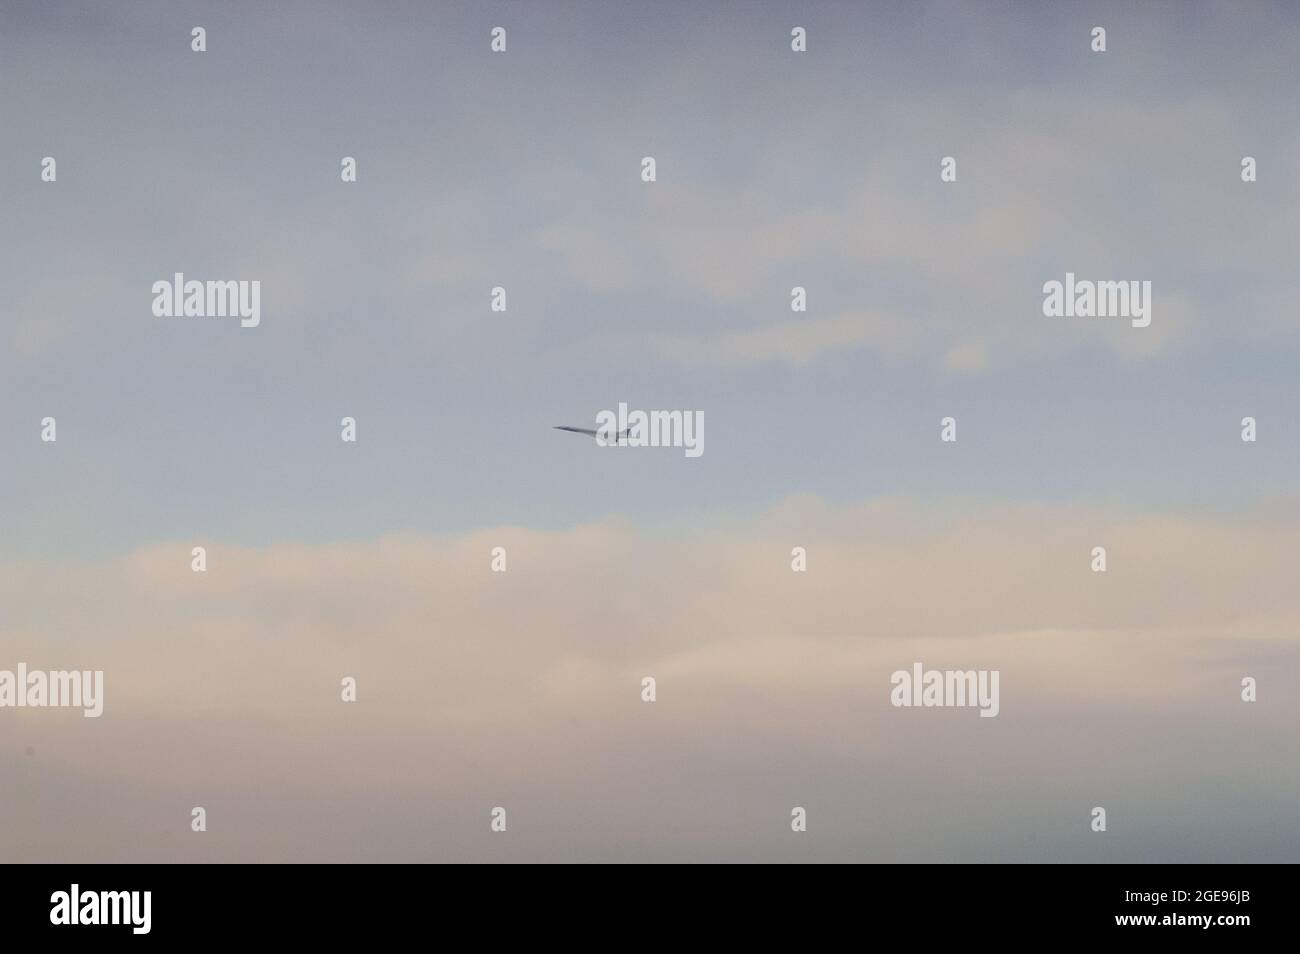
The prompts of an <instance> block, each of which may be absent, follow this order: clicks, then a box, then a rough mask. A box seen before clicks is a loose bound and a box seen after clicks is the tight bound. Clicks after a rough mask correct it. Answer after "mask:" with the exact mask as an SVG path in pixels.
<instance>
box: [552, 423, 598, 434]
mask: <svg viewBox="0 0 1300 954" xmlns="http://www.w3.org/2000/svg"><path fill="white" fill-rule="evenodd" d="M555 429H556V430H557V431H572V432H573V433H575V434H586V435H587V436H588V437H595V436H596V432H595V431H589V430H587V429H586V428H585V427H565V426H564V425H562V424H557V425H556V426H555Z"/></svg>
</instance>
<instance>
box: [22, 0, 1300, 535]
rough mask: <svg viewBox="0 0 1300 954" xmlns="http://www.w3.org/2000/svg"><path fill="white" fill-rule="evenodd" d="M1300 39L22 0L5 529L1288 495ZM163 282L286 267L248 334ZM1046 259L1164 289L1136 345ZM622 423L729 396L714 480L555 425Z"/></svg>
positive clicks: (1197, 16) (1055, 8) (712, 465)
mask: <svg viewBox="0 0 1300 954" xmlns="http://www.w3.org/2000/svg"><path fill="white" fill-rule="evenodd" d="M793 23H798V24H800V25H803V26H805V27H806V28H807V29H808V31H809V51H808V52H807V53H806V54H801V55H797V54H793V53H791V52H790V50H789V30H790V26H791V24H793ZM1094 23H1096V24H1104V25H1105V26H1106V28H1107V30H1108V47H1109V49H1108V51H1107V52H1106V53H1105V54H1095V53H1092V52H1091V51H1090V50H1089V47H1088V31H1089V29H1090V28H1091V26H1093V25H1094ZM199 24H202V25H204V26H205V27H206V29H207V31H208V42H209V48H208V52H206V53H204V54H196V53H193V52H191V51H190V48H189V30H190V28H191V27H192V26H194V25H199ZM497 24H501V25H505V26H506V27H507V28H508V31H509V32H508V37H509V46H508V52H507V53H506V54H504V55H493V54H491V53H490V51H489V50H488V45H487V41H486V40H485V39H484V38H485V37H486V36H487V34H488V31H489V30H490V28H491V27H492V26H493V25H497ZM1297 36H1298V32H1297V17H1296V14H1295V11H1294V10H1291V9H1288V8H1287V7H1286V6H1285V5H1279V6H1269V5H1258V6H1249V7H1245V8H1243V7H1242V6H1241V5H1236V4H1232V5H1212V4H1196V5H1188V4H1164V5H1161V4H1151V5H1143V6H1142V7H1140V8H1133V7H1132V6H1131V5H1127V4H1120V5H1116V6H1114V7H1106V6H1101V7H1094V6H1090V5H1073V4H1071V5H1065V4H1060V5H1055V4H946V5H945V4H940V5H928V4H896V5H895V4H883V5H872V6H863V5H860V4H812V5H808V6H806V7H802V8H800V9H799V10H798V11H797V12H796V11H791V10H787V9H783V8H782V5H755V4H741V5H725V4H722V5H718V4H713V5H698V4H663V5H660V4H654V5H645V6H644V7H637V6H628V5H601V4H589V5H583V4H577V5H554V4H546V5H543V4H536V5H529V4H507V5H492V4H466V5H455V4H451V5H434V6H427V5H423V4H416V5H400V4H397V5H383V6H380V7H374V6H372V5H347V4H324V5H322V4H277V5H276V6H275V7H274V8H273V9H270V10H266V9H258V8H255V7H245V8H238V7H230V6H229V5H221V4H217V5H212V6H204V5H197V6H195V5H186V4H179V5H178V4H131V5H118V6H116V7H112V6H105V5H100V4H87V5H81V4H53V5H42V6H34V5H17V6H11V7H9V8H7V10H6V13H5V27H4V29H3V31H0V52H2V53H3V56H2V57H0V70H3V81H4V87H5V90H6V95H5V96H4V98H3V101H0V110H2V111H3V112H2V113H0V122H2V123H3V128H4V129H5V133H6V134H5V149H4V150H3V152H2V153H0V202H2V203H3V207H4V208H5V210H6V214H5V220H6V225H5V241H6V254H5V255H4V256H3V261H2V262H0V279H2V280H0V309H2V313H3V316H4V318H3V320H4V326H3V330H4V342H5V349H4V353H3V357H2V358H0V360H2V361H3V367H0V371H2V372H3V377H4V380H5V382H6V389H7V390H9V391H10V392H11V393H10V396H9V398H8V399H7V400H6V401H5V402H4V407H3V412H2V413H3V420H2V421H0V425H2V427H3V431H2V432H0V437H2V439H3V444H4V446H5V447H6V448H7V449H8V450H7V453H6V458H7V461H6V463H7V466H6V467H5V468H4V469H3V477H0V481H3V483H2V484H0V491H2V493H3V499H5V500H6V501H7V502H8V504H9V506H7V507H6V510H7V511H8V517H9V520H10V532H8V533H6V534H5V535H4V544H3V545H4V548H5V550H6V551H8V552H19V553H22V552H33V551H39V550H42V549H43V548H45V547H54V548H56V549H58V548H62V547H64V546H67V547H83V546H88V547H91V548H103V549H107V550H113V549H117V548H123V547H130V546H132V545H133V544H135V543H138V542H140V541H143V540H149V539H154V538H157V537H158V536H159V535H164V534H180V535H187V534H194V533H203V534H211V535H216V536H221V537H225V538H228V539H231V540H232V541H244V542H257V541H268V540H274V539H284V538H289V539H304V540H322V539H333V538H339V537H345V538H365V537H368V536H372V535H374V534H376V533H379V532H383V531H386V530H392V529H410V528H417V529H427V530H433V531H439V530H452V529H466V528H471V527H475V526H482V525H489V524H497V523H521V524H528V525H537V526H566V525H571V524H573V523H575V522H579V521H582V520H586V519H590V518H593V517H602V516H606V515H611V514H620V515H626V516H629V517H631V518H632V519H634V520H637V521H645V522H659V521H662V520H665V519H668V520H671V519H674V518H676V517H682V518H684V519H693V518H695V517H697V516H698V515H700V514H705V513H708V514H717V513H719V512H725V513H734V514H737V515H741V516H743V515H746V514H753V513H755V512H759V511H761V510H762V509H763V508H766V507H768V506H771V505H772V504H773V503H775V502H777V501H779V500H780V499H781V498H782V497H783V496H784V495H786V494H788V493H789V492H791V491H795V490H797V491H805V492H812V493H816V494H819V495H823V496H826V497H829V498H832V499H841V500H857V499H863V498H868V497H871V496H875V495H879V494H898V493H908V494H919V495H923V496H953V495H956V496H971V497H974V498H980V499H987V498H1001V499H1020V500H1023V499H1035V500H1045V501H1069V500H1111V501H1119V502H1124V503H1126V504H1136V505H1140V506H1145V507H1161V506H1195V507H1210V508H1232V507H1234V506H1237V505H1239V504H1240V503H1241V502H1242V501H1243V500H1250V499H1252V498H1255V497H1258V496H1260V495H1272V494H1279V493H1286V492H1287V491H1289V490H1291V489H1293V487H1294V484H1293V480H1292V474H1293V473H1294V471H1295V468H1296V465H1297V463H1298V462H1300V453H1298V451H1300V432H1298V430H1297V428H1296V427H1294V426H1293V425H1291V424H1290V423H1289V421H1288V415H1289V414H1291V413H1292V409H1293V408H1294V407H1295V406H1296V398H1297V396H1298V395H1297V379H1296V375H1295V373H1294V370H1295V356H1296V345H1297V340H1298V335H1297V331H1298V330H1300V329H1298V328H1297V321H1296V317H1295V316H1296V310H1295V302H1296V300H1297V297H1298V296H1297V292H1298V291H1300V288H1298V285H1300V280H1298V279H1297V274H1298V273H1297V270H1296V269H1295V268H1294V267H1293V266H1294V263H1293V257H1294V256H1293V250H1294V235H1295V226H1296V223H1297V221H1300V215H1298V213H1300V204H1298V203H1297V190H1296V176H1295V171H1294V170H1295V169H1296V168H1297V167H1298V164H1300V146H1298V144H1297V134H1296V129H1297V128H1300V127H1298V126H1297V123H1296V121H1295V120H1296V119H1297V118H1300V117H1298V116H1297V110H1298V108H1300V107H1298V106H1297V98H1296V97H1295V96H1294V95H1293V94H1294V88H1295V84H1294V79H1295V74H1294V63H1295V57H1296V54H1297V52H1298V51H1300V46H1298V44H1300V40H1298V39H1297ZM45 155H52V156H54V157H55V158H56V159H57V161H58V173H59V178H58V182H57V183H55V184H47V183H42V182H41V181H40V178H39V161H40V159H41V157H43V156H45ZM344 155H349V156H355V157H356V158H357V160H358V164H359V181H358V182H357V183H356V184H346V185H345V184H343V183H342V182H341V181H340V178H339V160H340V158H341V157H342V156H344ZM645 155H653V156H655V158H656V160H657V163H658V181H657V182H655V183H653V184H646V183H643V182H641V181H640V178H639V171H640V165H639V163H640V159H641V157H642V156H645ZM944 155H952V156H954V157H956V159H957V162H958V181H957V182H956V183H952V184H944V183H941V182H940V181H939V176H938V164H939V159H940V157H942V156H944ZM1243 155H1252V156H1255V157H1256V159H1257V160H1258V163H1259V170H1260V172H1259V181H1258V182H1256V183H1253V184H1249V185H1247V184H1244V183H1242V182H1241V181H1240V177H1239V163H1240V159H1241V157H1242V156H1243ZM177 270H180V271H184V272H185V273H186V274H187V276H190V277H196V278H200V279H206V278H244V279H258V280H260V281H261V282H262V287H263V321H262V324H261V326H260V327H259V328H256V329H241V328H238V327H237V326H236V325H235V324H234V323H231V322H211V323H205V322H203V321H194V320H190V321H185V320H176V321H171V322H168V321H162V320H159V319H156V318H154V317H153V316H152V314H151V311H150V303H151V298H152V296H151V292H150V288H151V285H152V283H153V282H154V281H155V280H158V279H160V278H164V277H168V276H170V275H171V274H172V273H173V272H174V271H177ZM1066 271H1074V272H1076V273H1077V274H1078V275H1079V276H1080V277H1094V278H1115V279H1128V278H1133V279H1149V280H1151V281H1152V282H1153V285H1154V308H1153V321H1152V325H1151V327H1150V328H1146V329H1134V328H1131V327H1128V326H1127V324H1126V323H1124V322H1121V321H1114V322H1109V323H1106V322H1103V321H1101V320H1092V321H1087V320H1083V319H1076V320H1074V321H1069V320H1053V319H1048V318H1045V317H1043V315H1042V313H1041V303H1042V292H1041V286H1042V283H1043V282H1044V281H1047V280H1049V279H1051V278H1062V277H1063V276H1064V273H1065V272H1066ZM495 285H502V286H504V287H505V288H506V289H507V292H508V295H509V308H508V311H507V313H505V314H497V313H493V312H491V311H490V310H489V307H488V304H489V290H490V289H491V288H492V287H493V286H495ZM794 285H802V286H804V287H806V288H807V289H808V296H809V309H808V312H807V313H806V314H794V313H792V312H791V311H790V308H789V295H790V288H791V287H792V286H794ZM619 401H626V402H628V403H629V404H630V406H632V407H634V408H636V407H642V408H688V409H696V410H700V411H702V412H704V415H705V419H706V422H707V425H706V428H707V430H706V448H707V449H706V453H705V454H704V456H703V457H701V458H699V459H696V460H687V459H684V458H683V457H682V456H681V455H680V454H679V453H676V452H667V451H661V452H656V453H653V454H649V453H647V454H639V455H636V456H635V457H632V456H629V455H617V454H598V453H597V452H596V449H595V448H593V447H591V446H589V445H587V444H584V443H582V442H581V441H580V440H578V439H576V438H573V437H572V436H571V435H564V434H559V433H556V432H553V431H551V430H550V427H551V425H554V424H561V423H566V424H579V425H581V424H583V423H589V422H590V421H592V420H593V419H594V417H595V414H596V412H597V411H599V410H601V409H604V408H613V407H616V406H617V403H618V402H619ZM47 414H49V415H54V416H55V417H56V418H57V419H58V421H59V428H60V440H59V442H58V446H57V447H50V446H45V445H42V444H40V443H39V442H37V441H34V440H33V439H32V437H33V435H35V434H36V433H37V428H38V423H39V420H40V419H41V418H42V417H44V416H46V415H47ZM345 415H351V416H353V417H355V418H356V419H357V421H358V425H359V428H358V430H359V440H358V443H357V445H356V446H344V445H342V444H341V442H340V441H339V440H338V432H339V426H338V422H339V419H340V418H341V417H343V416H345ZM945 415H953V416H955V417H957V419H958V421H959V428H960V431H959V445H958V446H957V447H951V446H944V445H941V444H940V443H939V442H938V440H937V439H936V435H937V432H938V420H939V418H940V417H942V416H945ZM1246 415H1250V416H1254V417H1256V418H1257V419H1258V420H1259V422H1260V425H1259V426H1260V434H1261V439H1260V441H1259V442H1258V443H1257V444H1255V445H1253V446H1249V445H1243V444H1242V443H1241V442H1240V440H1238V431H1239V422H1240V419H1241V418H1242V417H1243V416H1246Z"/></svg>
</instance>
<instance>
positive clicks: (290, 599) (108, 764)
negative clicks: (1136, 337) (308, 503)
mask: <svg viewBox="0 0 1300 954" xmlns="http://www.w3.org/2000/svg"><path fill="white" fill-rule="evenodd" d="M958 503H960V502H955V503H954V504H953V505H951V506H947V507H943V508H940V509H939V510H935V509H933V508H930V507H923V506H920V505H919V504H917V503H915V502H911V501H906V500H885V501H878V502H875V503H872V504H870V505H864V506H860V507H835V506H828V505H826V504H824V503H822V502H819V501H817V500H815V499H811V498H793V499H791V500H789V501H787V502H786V503H785V504H783V505H782V506H781V507H779V508H777V509H775V510H773V511H772V512H770V513H768V514H767V515H766V516H764V517H763V518H762V519H761V520H760V521H759V522H758V524H757V525H756V526H754V527H748V528H741V527H727V526H721V525H714V526H712V527H706V528H684V527H678V528H666V529H664V530H661V531H659V532H649V531H643V530H636V529H634V528H633V527H632V526H630V525H628V524H620V523H616V522H612V523H611V522H602V523H599V524H591V525H587V526H581V527H577V528H574V529H572V530H569V531H562V532H545V533H542V532H536V531H529V530H525V529H520V528H510V527H502V528H496V529H489V530H484V531H482V532H479V533H474V534H469V535H465V536H457V537H427V536H416V535H398V536H391V537H386V538H383V539H380V540H375V541H373V542H368V543H350V544H338V545H324V546H302V545H290V544H281V545H276V546H271V547H267V548H232V547H221V546H218V547H214V548H212V550H211V551H210V552H209V557H208V559H209V570H208V572H207V573H206V574H196V573H193V572H191V570H190V567H189V546H190V544H189V543H188V542H185V541H174V542H171V543H167V544H158V545H155V546H151V547H148V548H145V549H142V550H140V551H137V552H135V553H133V554H131V555H129V556H127V557H124V558H121V559H117V560H113V561H109V562H106V563H82V564H76V563H70V562H60V563H43V564H36V563H20V564H10V565H6V566H5V567H4V568H3V569H4V572H3V575H2V576H0V581H2V582H0V598H2V601H3V605H4V606H5V608H6V613H5V617H4V623H3V630H2V631H0V645H3V646H4V648H5V658H4V659H3V660H0V667H5V668H12V667H13V665H14V664H16V663H17V662H18V661H25V662H27V663H29V664H30V665H31V666H33V667H37V666H40V667H44V668H61V667H76V668H103V669H104V670H105V671H106V676H105V678H106V708H105V714H104V716H103V717H102V718H100V719H99V720H91V719H83V718H82V717H81V716H80V714H79V713H76V712H67V711H56V710H6V711H5V717H4V719H3V720H0V762H2V763H3V765H4V771H3V772H2V773H0V777H2V778H3V779H4V780H5V781H4V785H5V789H6V790H5V792H4V793H3V798H4V802H5V805H6V815H7V823H6V824H5V825H4V826H0V853H3V855H4V856H5V857H6V858H9V859H11V860H44V859H50V858H69V859H73V858H75V859H79V860H81V859H92V860H108V859H114V860H134V859H139V858H150V859H163V858H178V859H187V860H199V859H234V858H240V859H241V860H272V859H328V860H346V859H356V858H381V857H383V858H404V859H417V858H423V859H437V858H445V859H461V860H469V859H485V858H517V859H536V858H543V857H546V858H560V859H580V858H590V859H597V858H599V859H618V858H622V857H640V858H650V859H668V858H687V859H691V858H694V859H702V858H769V859H779V858H790V859H794V858H821V859H829V858H841V859H850V858H852V859H862V860H923V859H924V860H966V861H974V860H1009V859H1025V858H1042V859H1048V860H1127V861H1153V860H1162V861H1171V860H1175V861H1176V860H1193V859H1195V860H1205V861H1217V860H1247V859H1249V860H1264V859H1269V858H1272V859H1283V858H1294V857H1295V852H1296V850H1297V848H1300V844H1298V843H1297V841H1296V832H1297V828H1296V826H1295V806H1294V799H1293V797H1292V793H1294V791H1295V787H1296V784H1297V782H1300V775H1298V774H1297V773H1298V770H1297V766H1298V765H1300V758H1297V756H1300V748H1298V747H1297V739H1296V734H1295V731H1294V727H1295V724H1296V717H1297V715H1298V714H1300V706H1298V705H1297V703H1296V701H1295V697H1294V694H1293V693H1290V692H1289V691H1288V687H1289V686H1292V685H1294V684H1295V679H1296V677H1297V676H1298V675H1300V645H1297V640H1296V636H1295V634H1296V632H1297V630H1298V629H1300V593H1298V592H1297V591H1296V589H1295V587H1294V585H1293V580H1292V569H1293V562H1292V561H1291V560H1289V559H1288V557H1289V555H1290V553H1291V552H1292V547H1293V541H1294V539H1295V535H1296V532H1297V530H1300V512H1298V511H1297V510H1296V508H1295V506H1294V505H1293V504H1290V505H1288V504H1286V503H1282V502H1279V503H1277V504H1275V505H1271V506H1269V507H1267V508H1261V509H1260V510H1258V511H1256V512H1252V513H1250V514H1247V515H1243V516H1238V517H1237V518H1234V519H1231V520H1229V519H1216V518H1211V517H1208V516H1196V515H1187V514H1166V515H1159V516H1156V515H1141V514H1132V513H1122V512H1110V513H1108V512H1099V511H1092V510H1086V509H1082V508H1078V509H1075V508H1034V507H1010V508H1005V509H996V510H989V509H985V508H971V507H969V506H967V505H964V504H963V505H960V506H959V505H957V504H958ZM1097 543H1104V545H1106V546H1107V547H1108V548H1109V555H1110V570H1109V572H1107V573H1105V574H1095V573H1093V572H1091V571H1090V569H1089V559H1090V558H1089V552H1090V549H1091V547H1092V546H1093V545H1095V544H1097ZM498 545H499V546H505V547H506V548H507V551H508V559H509V564H508V565H509V569H508V571H507V572H506V573H504V574H497V573H492V572H490V571H489V568H488V564H489V550H490V549H491V547H493V546H498ZM795 545H803V546H806V547H807V548H808V560H809V570H808V572H807V573H806V574H796V573H793V572H791V570H790V549H791V547H792V546H795ZM915 661H920V662H923V663H924V664H925V665H926V666H927V667H932V668H959V669H998V670H1000V671H1001V673H1002V676H1001V714H1000V715H999V716H998V717H997V718H995V719H980V718H978V717H977V715H976V712H975V711H974V710H951V709H947V710H945V709H936V710H924V709H917V710H906V709H896V708H893V707H891V706H890V705H889V696H888V693H889V675H890V673H891V672H893V671H894V670H896V669H907V668H910V666H911V665H912V663H913V662H915ZM345 675H351V676H355V677H356V678H357V679H358V681H359V694H360V701H359V702H357V703H356V704H352V705H349V704H345V703H343V702H341V701H340V700H339V681H340V679H341V678H342V677H343V676H345ZM645 675H653V676H654V677H656V679H657V680H658V691H659V700H658V701H657V702H655V703H653V704H647V703H642V702H641V701H640V699H639V688H640V679H641V677H642V676H645ZM1246 675H1250V676H1253V677H1255V678H1256V679H1257V680H1258V683H1259V687H1260V690H1259V691H1260V701H1259V702H1258V703H1255V704H1253V705H1252V704H1246V703H1243V702H1241V701H1240V699H1239V696H1240V682H1241V679H1242V677H1243V676H1246ZM28 747H31V748H32V749H33V750H34V754H25V753H26V750H27V749H28ZM194 805H202V806H204V807H205V808H207V810H208V814H209V819H210V822H209V824H210V831H209V832H208V833H206V834H202V835H196V834H192V833H191V832H190V831H189V828H188V825H189V809H190V808H191V807H192V806H194ZM496 805H502V806H505V807H506V808H507V810H508V812H509V813H510V816H509V817H510V819H511V830H510V831H509V832H508V833H507V834H506V835H505V836H494V835H492V834H491V833H490V832H489V831H488V812H489V810H490V809H491V808H492V807H494V806H496ZM795 805H802V806H805V807H807V808H808V809H809V812H810V825H809V833H808V836H807V838H806V839H797V838H793V836H791V835H790V833H789V828H788V818H789V811H790V809H791V808H792V807H793V806H795ZM1095 805H1102V806H1104V807H1105V808H1106V809H1107V812H1108V815H1109V820H1110V831H1109V832H1107V833H1106V834H1105V835H1093V834H1092V833H1090V832H1089V831H1088V820H1089V816H1088V812H1089V811H1090V810H1091V809H1092V807H1093V806H1095ZM73 832H75V836H72V835H70V833H73Z"/></svg>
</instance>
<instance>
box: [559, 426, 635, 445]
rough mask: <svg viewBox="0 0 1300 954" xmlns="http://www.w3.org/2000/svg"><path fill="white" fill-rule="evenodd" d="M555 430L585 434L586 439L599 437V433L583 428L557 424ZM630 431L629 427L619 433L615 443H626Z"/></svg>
mask: <svg viewBox="0 0 1300 954" xmlns="http://www.w3.org/2000/svg"><path fill="white" fill-rule="evenodd" d="M555 430H557V431H570V432H571V433H574V434H586V435H587V436H588V437H598V436H600V431H593V430H589V429H588V428H585V427H566V426H565V425H563V424H557V425H555ZM631 430H632V429H631V428H630V427H629V428H628V429H627V430H625V431H622V432H620V433H619V435H618V440H617V441H616V442H615V443H617V444H626V443H627V435H628V433H629V432H630V431H631Z"/></svg>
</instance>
